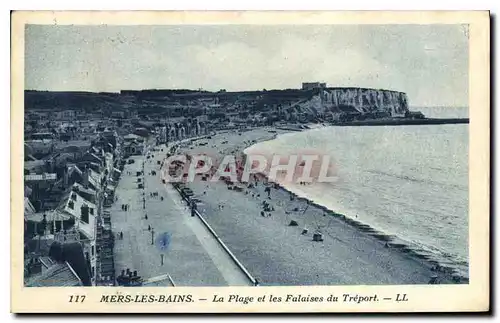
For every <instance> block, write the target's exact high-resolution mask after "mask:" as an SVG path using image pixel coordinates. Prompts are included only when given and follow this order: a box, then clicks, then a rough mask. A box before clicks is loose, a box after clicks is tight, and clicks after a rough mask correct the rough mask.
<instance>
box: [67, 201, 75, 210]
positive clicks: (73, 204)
mask: <svg viewBox="0 0 500 323" xmlns="http://www.w3.org/2000/svg"><path fill="white" fill-rule="evenodd" d="M68 207H69V208H70V209H72V210H73V209H74V207H75V203H74V202H73V201H69V202H68Z"/></svg>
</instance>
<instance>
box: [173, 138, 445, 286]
mask: <svg viewBox="0 0 500 323" xmlns="http://www.w3.org/2000/svg"><path fill="white" fill-rule="evenodd" d="M283 132H286V131H285V130H277V129H275V128H274V129H271V128H258V129H253V130H250V131H246V132H243V133H240V134H239V133H238V132H225V133H218V134H215V135H212V136H211V137H210V138H209V139H207V138H204V139H201V140H198V143H200V142H203V143H206V144H204V145H198V143H197V142H193V143H184V144H181V145H180V147H179V149H178V151H177V152H178V153H179V152H180V153H188V154H193V155H194V154H207V155H210V156H218V157H220V156H221V155H224V154H234V155H238V154H242V152H243V150H244V149H245V148H246V147H248V146H249V145H252V144H254V143H256V142H261V141H264V140H271V139H273V138H274V137H275V136H276V135H277V134H279V133H283ZM187 186H188V187H189V188H191V189H192V190H193V192H194V196H193V198H196V199H197V200H198V201H199V203H198V211H199V212H200V213H201V214H202V216H203V217H204V218H205V219H206V221H207V222H208V223H209V225H210V226H211V227H212V228H213V229H214V230H215V231H216V232H217V235H218V236H219V237H220V238H221V239H222V241H224V242H225V243H226V245H227V246H228V247H229V249H230V250H231V251H232V253H233V254H234V255H235V256H236V257H237V258H238V260H239V261H240V262H241V263H242V264H243V265H244V266H245V267H246V269H247V270H248V271H249V272H250V273H251V274H252V275H253V276H254V277H255V278H256V279H257V280H258V281H259V283H260V285H341V284H370V285H374V284H427V283H428V282H429V280H430V279H431V277H432V276H434V275H437V277H438V280H439V282H440V283H450V282H452V280H451V278H452V277H451V274H452V273H451V271H450V270H447V269H446V268H444V269H443V268H441V269H439V270H435V268H434V266H435V263H433V262H432V261H430V260H428V259H426V258H425V257H423V256H420V255H418V254H416V253H414V252H413V251H412V250H411V249H409V248H407V247H405V246H404V245H399V244H397V243H394V242H389V243H386V242H387V241H389V240H390V239H389V238H388V237H387V236H385V235H384V234H382V233H378V232H374V231H373V230H372V229H371V228H370V227H368V226H366V225H363V224H360V223H357V222H356V221H355V220H353V219H349V218H346V217H344V216H343V215H341V214H337V213H335V212H333V211H330V210H327V209H325V208H323V207H322V206H319V205H315V204H314V203H309V202H308V201H307V200H306V199H303V198H298V197H295V198H294V199H293V201H292V200H291V199H290V192H288V191H287V190H286V189H285V188H282V187H278V188H272V189H271V194H270V196H271V199H268V197H267V193H265V191H264V190H265V186H264V185H263V184H262V183H258V184H257V186H256V187H254V188H248V189H245V190H243V191H237V190H231V189H228V186H227V185H226V184H225V183H224V182H223V181H217V182H210V181H203V180H201V177H200V176H197V177H196V179H195V181H194V182H192V183H188V184H187ZM263 201H267V202H268V203H269V205H270V206H272V208H273V209H274V211H272V212H270V213H271V216H266V217H264V216H262V215H261V211H262V210H263ZM308 204H309V206H308ZM292 220H294V221H296V222H297V224H298V225H297V226H290V225H289V224H290V222H291V221H292ZM316 227H321V232H322V233H323V241H320V242H318V241H313V232H314V228H316ZM304 228H308V233H307V234H302V230H303V229H304Z"/></svg>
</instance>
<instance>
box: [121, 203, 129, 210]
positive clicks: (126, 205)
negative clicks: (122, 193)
mask: <svg viewBox="0 0 500 323" xmlns="http://www.w3.org/2000/svg"><path fill="white" fill-rule="evenodd" d="M129 208H130V205H128V204H122V211H128V210H129Z"/></svg>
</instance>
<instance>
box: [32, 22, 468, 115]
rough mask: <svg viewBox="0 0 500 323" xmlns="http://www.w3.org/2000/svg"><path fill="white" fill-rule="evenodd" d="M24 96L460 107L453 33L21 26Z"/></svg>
mask: <svg viewBox="0 0 500 323" xmlns="http://www.w3.org/2000/svg"><path fill="white" fill-rule="evenodd" d="M25 36H26V37H25V87H26V89H30V90H49V91H93V92H118V91H120V90H125V89H126V90H141V89H172V88H174V89H175V88H178V89H198V88H203V89H204V90H209V91H217V90H219V89H226V90H227V91H237V90H261V89H264V88H265V89H268V90H269V89H285V88H300V87H301V84H302V82H314V81H320V82H326V83H327V84H328V86H330V87H336V86H339V87H344V86H353V87H369V88H378V89H389V90H395V91H402V92H406V93H407V94H408V98H409V103H410V106H468V77H469V76H468V64H469V62H468V36H467V27H466V26H463V25H271V26H270V25H210V26H209V25H205V26H200V25H198V26H195V25H182V26H179V25H170V26H168V25H163V26H107V25H102V26H73V25H72V26H61V25H28V26H27V27H26V30H25Z"/></svg>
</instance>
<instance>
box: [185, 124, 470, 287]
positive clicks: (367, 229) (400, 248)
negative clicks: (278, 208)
mask: <svg viewBox="0 0 500 323" xmlns="http://www.w3.org/2000/svg"><path fill="white" fill-rule="evenodd" d="M270 129H276V128H272V127H263V128H259V129H250V130H248V132H256V131H265V135H261V136H260V138H259V140H258V141H256V142H251V143H248V144H246V143H240V144H239V145H238V144H236V146H237V147H234V150H235V151H236V152H238V153H240V154H242V155H245V150H246V149H247V148H249V147H251V146H253V145H254V144H256V143H262V142H265V141H270V140H274V139H276V137H277V136H278V135H280V134H284V133H288V132H290V131H285V132H281V133H271V131H272V130H271V131H269V130H270ZM302 130H307V129H302ZM225 134H226V135H234V136H236V137H235V138H234V139H236V138H237V135H236V134H228V133H225ZM217 135H220V133H218V134H216V136H217ZM214 146H215V143H214ZM191 149H192V147H191ZM184 152H185V151H184ZM260 176H261V177H262V178H264V176H265V174H261V175H260ZM276 184H277V185H278V186H277V188H276V189H273V197H274V196H276V195H278V196H279V198H278V203H280V202H279V201H282V202H285V204H287V203H286V196H287V195H293V196H294V197H295V199H296V201H297V202H299V203H300V204H306V205H309V206H308V208H309V210H308V214H310V213H314V212H316V213H318V212H321V213H324V216H325V214H327V215H328V217H326V216H325V218H326V219H329V220H330V221H332V219H334V220H333V221H338V222H342V223H343V224H345V225H348V226H349V227H350V228H351V229H353V230H355V231H356V232H357V233H356V234H355V235H356V236H358V235H359V236H360V237H362V238H363V239H365V238H366V237H369V239H373V241H378V242H380V243H381V244H384V243H387V245H386V246H385V247H384V246H382V248H385V249H387V250H389V249H390V252H391V253H394V252H397V253H398V254H399V256H398V257H403V258H406V259H408V260H410V259H411V261H416V262H418V263H420V266H422V267H423V268H427V270H428V272H429V273H430V274H436V275H438V276H439V279H440V281H441V282H440V283H445V284H446V283H455V284H458V283H462V284H464V283H468V278H467V277H465V276H463V275H460V274H458V273H457V272H456V271H455V269H453V268H451V267H447V266H444V265H441V264H439V262H437V261H435V260H433V259H432V257H429V255H425V254H422V253H419V252H417V251H416V250H415V249H414V248H412V247H411V246H409V245H408V244H407V243H405V242H404V241H399V240H398V239H399V238H397V239H394V236H391V235H388V234H385V233H384V232H381V231H378V230H376V229H374V228H373V227H371V226H370V225H367V224H364V223H361V222H358V221H356V220H355V219H352V218H350V217H349V216H346V215H344V214H340V213H338V212H335V211H334V210H330V209H328V208H327V207H325V206H323V205H320V204H318V203H316V202H314V201H313V200H311V199H308V198H306V197H300V196H298V195H297V194H296V193H294V192H293V191H292V190H290V189H288V188H286V187H284V186H283V185H281V184H279V183H276ZM210 185H211V186H220V183H211V184H209V185H208V186H207V189H208V187H209V186H210ZM192 186H196V185H192ZM198 186H199V185H198ZM193 190H194V191H198V192H199V189H198V188H197V187H193ZM217 190H219V191H220V190H221V189H220V188H217ZM248 191H250V190H248ZM254 191H255V190H254ZM257 192H258V190H257V191H255V194H257ZM279 192H281V193H279ZM205 193H206V192H204V193H203V194H205ZM259 194H262V192H261V193H259ZM252 195H253V193H252ZM259 196H260V195H259ZM202 200H203V198H202ZM273 203H274V200H273ZM208 204H210V203H208ZM253 208H255V206H254V207H253ZM212 211H214V210H212ZM214 213H215V214H214ZM217 213H221V211H219V212H207V214H204V217H205V219H206V220H207V222H209V223H210V225H212V226H214V225H213V223H211V222H213V221H214V220H213V219H215V217H217V215H218V214H217ZM256 213H257V211H256ZM304 213H305V212H304ZM273 217H274V215H273ZM285 218H286V216H285ZM303 219H304V221H305V222H308V221H309V223H310V222H312V220H311V219H310V218H309V220H307V217H306V216H304V214H303ZM301 221H302V220H301ZM215 224H216V225H215V227H214V229H215V230H216V231H217V233H218V235H221V236H222V237H223V236H224V232H225V231H226V230H228V228H226V226H225V223H222V222H221V223H215ZM236 225H241V223H238V222H237V221H236ZM311 226H312V225H311ZM221 230H222V231H223V232H222V234H221V233H220V231H221ZM262 239H264V238H262ZM266 239H267V238H266ZM231 240H232V237H231V235H229V239H226V238H224V241H225V242H226V244H227V245H228V246H229V248H231V249H232V250H233V249H235V248H236V249H238V248H242V247H241V246H240V244H241V243H239V242H236V243H232V242H231ZM240 252H241V251H240ZM264 252H265V251H264ZM235 254H236V257H237V258H238V259H240V260H241V259H245V256H244V255H243V257H242V255H241V254H238V250H236V252H235ZM389 257H391V256H389ZM247 260H249V261H250V259H248V258H247ZM243 263H244V261H243ZM245 266H246V267H247V268H249V270H250V272H251V273H252V274H254V273H253V272H252V269H251V267H252V266H250V267H249V266H247V264H245ZM257 267H258V266H257ZM410 267H411V266H410ZM258 278H260V277H258ZM259 280H260V279H259ZM362 283H363V282H362ZM416 283H418V284H425V283H426V282H423V281H422V279H419V282H416ZM278 285H279V284H278Z"/></svg>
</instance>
